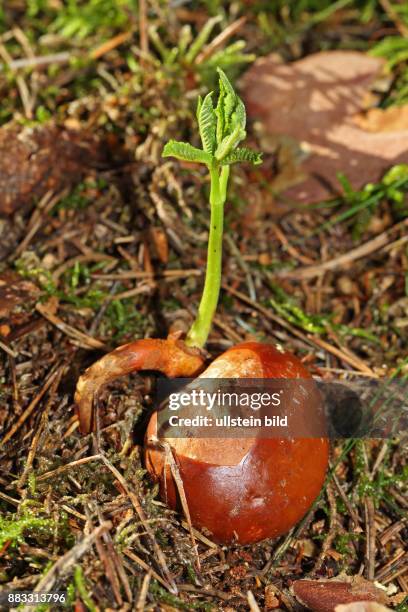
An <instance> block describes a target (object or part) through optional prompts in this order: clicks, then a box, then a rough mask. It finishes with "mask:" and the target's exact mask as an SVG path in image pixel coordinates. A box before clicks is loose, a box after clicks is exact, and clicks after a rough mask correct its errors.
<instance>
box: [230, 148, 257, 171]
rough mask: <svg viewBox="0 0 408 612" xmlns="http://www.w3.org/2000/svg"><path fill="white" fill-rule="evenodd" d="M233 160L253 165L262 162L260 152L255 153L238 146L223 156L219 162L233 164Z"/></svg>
mask: <svg viewBox="0 0 408 612" xmlns="http://www.w3.org/2000/svg"><path fill="white" fill-rule="evenodd" d="M235 162H249V163H251V164H253V165H254V166H258V165H259V164H262V153H257V152H256V151H252V150H251V149H247V148H246V147H238V148H237V149H234V151H231V153H229V154H228V155H227V156H226V157H224V159H223V160H222V162H221V163H222V165H223V166H225V165H227V164H235Z"/></svg>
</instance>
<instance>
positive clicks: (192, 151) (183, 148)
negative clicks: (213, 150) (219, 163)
mask: <svg viewBox="0 0 408 612" xmlns="http://www.w3.org/2000/svg"><path fill="white" fill-rule="evenodd" d="M162 157H176V158H177V159H182V160H183V161H191V162H198V163H200V164H207V165H209V164H211V161H212V157H211V155H210V154H209V153H207V152H206V151H202V150H201V149H197V148H196V147H193V146H192V145H191V144H189V143H188V142H177V141H176V140H169V142H168V143H167V144H165V145H164V148H163V153H162Z"/></svg>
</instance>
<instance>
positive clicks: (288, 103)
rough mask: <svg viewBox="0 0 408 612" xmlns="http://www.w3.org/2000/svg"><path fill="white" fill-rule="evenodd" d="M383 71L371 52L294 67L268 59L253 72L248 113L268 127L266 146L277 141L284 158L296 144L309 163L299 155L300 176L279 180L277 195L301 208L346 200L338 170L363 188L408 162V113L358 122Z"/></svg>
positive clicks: (246, 89)
mask: <svg viewBox="0 0 408 612" xmlns="http://www.w3.org/2000/svg"><path fill="white" fill-rule="evenodd" d="M382 67H383V61H382V60H381V59H379V58H373V57H369V56H367V55H365V54H364V53H359V52H354V51H326V52H321V53H316V54H313V55H309V56H307V57H305V58H304V59H301V60H299V61H297V62H293V63H292V64H282V63H281V62H279V61H278V60H277V58H276V56H270V57H266V58H261V59H259V60H258V61H257V62H255V64H254V65H253V66H252V67H251V68H250V69H249V70H248V72H247V73H246V74H245V77H244V79H243V94H244V99H245V102H246V104H247V109H248V115H249V116H250V117H251V118H252V119H254V120H259V121H260V122H261V126H262V130H261V133H260V136H261V139H260V140H261V146H262V137H264V138H267V139H268V138H269V139H274V140H275V148H276V151H277V152H278V155H280V157H281V158H282V156H283V154H282V150H286V151H287V150H289V151H290V149H292V150H294V148H295V147H296V145H297V147H298V149H299V151H300V152H301V153H303V159H302V154H299V151H298V152H297V153H296V155H295V156H294V155H292V156H291V158H292V163H293V160H294V163H295V164H296V167H297V172H296V173H294V172H293V169H291V172H290V177H291V178H290V181H288V180H286V181H283V184H282V182H281V184H280V183H279V181H280V179H279V175H278V176H277V177H276V180H275V184H273V186H274V187H275V188H276V189H277V190H284V192H285V195H287V196H288V197H290V198H292V199H294V200H296V201H300V202H312V201H317V200H322V199H326V198H327V197H333V196H334V195H338V193H339V191H340V186H339V182H338V180H337V176H336V174H337V172H342V173H344V174H345V175H346V176H347V177H348V179H349V180H350V183H351V185H352V186H353V187H354V189H359V188H361V187H362V186H363V185H364V184H366V183H368V182H374V181H377V180H378V179H379V178H380V177H381V175H382V174H383V173H384V171H385V170H386V169H387V168H388V167H390V166H391V165H393V164H397V163H403V162H407V161H408V146H407V142H408V125H407V123H406V118H407V114H406V110H405V107H399V109H400V110H399V111H397V110H393V111H392V112H391V111H386V112H384V111H383V112H382V113H381V112H380V114H378V113H377V114H375V115H370V114H368V115H366V117H365V123H364V118H361V117H359V121H360V125H359V124H358V123H357V122H356V115H357V114H358V113H361V111H362V110H363V100H364V97H365V96H366V95H367V92H368V90H369V88H370V86H371V85H372V84H373V82H374V80H375V78H376V77H377V76H378V75H379V73H380V71H381V69H382ZM380 117H381V118H380ZM363 126H365V127H364V128H363ZM366 128H368V129H369V130H370V131H368V129H366ZM379 130H380V131H379ZM381 130H382V131H381ZM304 157H306V159H304ZM280 170H281V171H282V172H284V168H280Z"/></svg>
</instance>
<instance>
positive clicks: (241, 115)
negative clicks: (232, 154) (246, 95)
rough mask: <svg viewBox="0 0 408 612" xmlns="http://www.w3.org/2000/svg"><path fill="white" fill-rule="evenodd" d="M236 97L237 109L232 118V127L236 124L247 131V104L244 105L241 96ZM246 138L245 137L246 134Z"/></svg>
mask: <svg viewBox="0 0 408 612" xmlns="http://www.w3.org/2000/svg"><path fill="white" fill-rule="evenodd" d="M236 98H237V101H236V106H235V110H234V112H233V114H232V118H231V122H232V127H235V126H236V125H239V127H240V128H241V130H242V131H244V132H245V126H246V111H245V106H244V103H243V102H242V100H241V98H239V97H238V96H237V97H236ZM244 138H245V136H244Z"/></svg>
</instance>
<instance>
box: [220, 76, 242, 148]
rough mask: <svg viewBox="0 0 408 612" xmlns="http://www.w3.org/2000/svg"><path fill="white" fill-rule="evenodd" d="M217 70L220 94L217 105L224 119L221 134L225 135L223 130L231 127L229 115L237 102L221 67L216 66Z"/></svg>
mask: <svg viewBox="0 0 408 612" xmlns="http://www.w3.org/2000/svg"><path fill="white" fill-rule="evenodd" d="M217 72H218V74H219V76H220V96H219V98H218V106H219V110H220V113H221V114H222V115H223V119H224V121H223V123H224V134H223V136H225V135H226V134H225V132H226V131H227V129H228V128H229V127H231V116H232V113H233V111H234V110H235V107H236V104H237V95H236V93H235V91H234V89H233V87H232V85H231V83H230V82H229V80H228V78H227V76H226V74H225V73H224V72H223V71H222V70H221V68H218V69H217ZM233 127H235V126H233Z"/></svg>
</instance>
